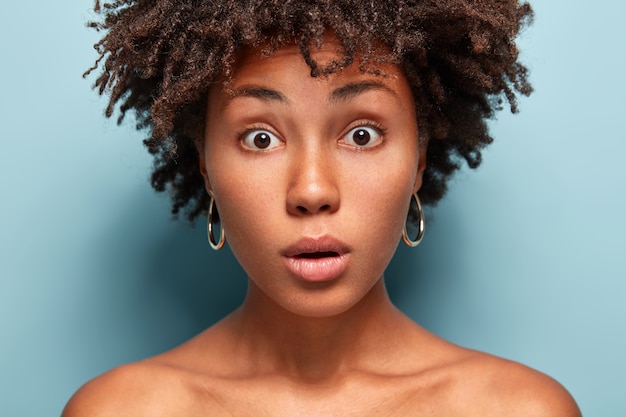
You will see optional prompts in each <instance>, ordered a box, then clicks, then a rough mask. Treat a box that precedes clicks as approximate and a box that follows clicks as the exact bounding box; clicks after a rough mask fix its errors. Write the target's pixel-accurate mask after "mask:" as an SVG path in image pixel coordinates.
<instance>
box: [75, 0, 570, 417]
mask: <svg viewBox="0 0 626 417" xmlns="http://www.w3.org/2000/svg"><path fill="white" fill-rule="evenodd" d="M98 6H99V5H98V4H96V8H97V9H99V7H98ZM104 13H105V20H104V23H102V24H94V26H96V27H97V28H99V29H102V30H105V31H106V35H105V37H104V38H103V40H102V41H101V42H100V43H99V44H97V48H98V49H99V52H100V53H101V60H104V61H103V62H104V64H103V73H102V75H101V76H100V77H99V78H98V79H97V81H96V85H97V86H98V87H99V89H100V92H101V93H103V92H110V94H111V102H110V105H109V107H108V109H107V115H111V114H112V113H113V110H114V108H115V107H116V103H118V102H119V101H120V100H121V101H122V103H121V105H120V109H121V112H122V116H123V115H124V113H125V112H126V111H127V110H130V109H132V110H134V111H135V112H136V114H137V116H138V120H139V123H138V125H139V127H142V128H144V127H145V128H148V129H149V130H150V132H151V135H150V138H149V139H148V140H146V144H147V146H148V148H149V150H150V152H151V153H153V154H154V155H155V156H156V165H155V170H154V173H153V177H152V182H153V185H154V186H155V188H156V189H157V190H160V191H163V190H165V189H168V190H169V191H170V192H171V194H172V198H173V202H174V204H173V212H174V214H178V213H179V211H180V210H181V209H184V208H186V209H187V213H188V216H189V218H190V219H193V218H195V217H197V216H198V215H200V214H201V213H204V212H208V235H209V241H210V243H211V246H212V247H213V248H214V249H218V250H219V249H221V248H222V246H223V245H224V242H225V241H226V240H227V241H228V243H229V246H230V248H231V249H232V251H233V253H234V254H235V256H236V257H237V259H238V260H239V262H240V263H241V265H242V267H243V268H244V270H245V271H246V273H247V275H248V277H249V283H248V292H247V295H246V298H245V301H244V303H243V304H242V306H241V307H240V308H238V309H237V310H235V311H234V312H233V313H232V314H230V315H229V316H227V317H226V318H224V319H223V320H221V321H220V322H218V323H217V324H215V325H214V326H212V327H210V328H209V329H207V330H206V331H204V332H202V333H201V334H199V335H198V336H196V337H195V338H193V339H192V340H190V341H188V342H186V343H184V344H183V345H181V346H179V347H177V348H175V349H173V350H171V351H169V352H166V353H163V354H161V355H158V356H156V357H153V358H149V359H146V360H144V361H141V362H138V363H134V364H129V365H124V366H121V367H119V368H116V369H114V370H112V371H110V372H108V373H106V374H104V375H102V376H100V377H98V378H96V379H94V380H93V381H91V382H89V383H87V384H86V385H85V386H84V387H82V388H81V389H80V390H79V391H78V392H77V394H75V396H74V397H73V398H72V399H71V400H70V402H69V403H68V405H67V407H66V409H65V411H64V416H65V417H76V416H109V415H111V416H123V415H129V416H130V415H132V416H143V415H146V416H170V415H172V416H173V415H175V416H181V415H183V416H204V415H206V416H265V415H267V416H294V415H315V416H317V415H333V416H369V415H377V416H378V415H383V416H423V415H429V416H431V415H435V416H455V415H462V416H481V417H484V416H492V415H493V416H503V415H507V416H578V415H580V413H579V411H578V408H577V407H576V404H575V403H574V401H573V400H572V398H571V397H570V396H569V394H568V393H567V392H566V391H565V390H564V389H563V388H562V387H561V386H560V385H559V384H558V383H557V382H555V381H554V380H552V379H550V378H549V377H547V376H545V375H543V374H540V373H539V372H536V371H534V370H531V369H529V368H527V367H524V366H523V365H520V364H516V363H513V362H509V361H506V360H503V359H500V358H496V357H493V356H490V355H487V354H484V353H480V352H475V351H471V350H468V349H464V348H461V347H459V346H455V345H452V344H450V343H448V342H446V341H444V340H441V339H440V338H438V337H436V336H435V335H432V334H430V333H429V332H427V331H426V330H424V329H423V328H421V327H420V326H419V325H417V324H415V323H414V322H412V321H411V320H410V319H408V318H407V317H406V316H404V315H403V314H402V313H401V312H399V311H398V310H397V309H396V308H395V307H394V306H393V305H392V303H391V302H390V301H389V298H388V297H387V293H386V291H385V286H384V280H383V272H384V270H385V268H386V266H387V264H388V263H389V261H390V259H391V257H392V256H393V253H394V252H395V249H396V247H397V245H398V243H399V242H400V241H401V240H402V241H404V242H405V243H407V244H409V245H410V246H415V245H416V244H417V243H419V240H420V239H421V237H422V235H423V230H424V228H423V218H422V211H421V204H420V200H421V201H423V202H424V203H429V204H432V203H435V202H436V201H437V200H439V199H440V198H441V196H442V195H443V193H444V192H445V185H446V181H447V179H448V178H449V177H450V175H451V174H452V173H453V172H454V171H455V170H456V169H457V168H458V166H459V164H460V160H466V161H467V162H468V164H469V165H470V166H471V167H475V166H477V165H478V163H479V162H480V150H481V148H482V147H483V146H484V145H486V144H488V143H489V142H490V141H491V138H490V136H489V134H488V132H487V129H486V126H485V119H486V118H489V117H491V116H492V115H493V114H494V111H495V110H497V109H498V108H499V107H500V103H501V100H500V97H505V98H506V99H508V100H509V102H510V103H511V105H512V108H513V110H515V94H516V92H519V93H521V94H529V93H530V91H531V89H530V86H529V85H528V84H527V82H526V72H525V68H524V67H523V66H521V65H520V64H519V63H518V62H517V50H516V47H515V43H514V38H515V36H516V35H517V33H518V31H519V30H520V28H521V27H522V26H523V25H524V24H525V23H527V22H528V20H529V19H530V18H531V13H532V12H531V9H530V7H529V6H528V5H527V4H522V5H520V4H518V3H517V1H500V0H498V1H496V0H494V1H467V0H457V1H452V0H443V1H435V0H433V1H395V2H371V3H367V4H366V3H362V2H358V1H354V2H352V1H319V2H308V1H307V2H302V1H293V2H284V1H276V2H273V1H270V2H267V1H256V2H255V1H227V2H222V3H215V2H207V1H191V0H190V1H167V0H159V1H131V0H128V1H118V2H116V3H114V4H112V5H106V6H105V12H104ZM218 213H219V214H218ZM407 213H409V215H408V216H407ZM407 223H408V224H409V225H410V224H411V223H415V224H416V226H417V229H418V230H417V233H416V234H411V233H409V232H408V231H407Z"/></svg>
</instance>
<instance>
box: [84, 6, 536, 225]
mask: <svg viewBox="0 0 626 417" xmlns="http://www.w3.org/2000/svg"><path fill="white" fill-rule="evenodd" d="M95 10H96V12H98V13H100V14H101V15H102V20H101V21H100V22H92V23H90V24H89V25H90V26H91V27H93V28H95V29H97V30H99V31H104V32H105V33H104V36H103V38H102V39H101V40H100V41H99V42H98V43H97V44H96V45H95V48H96V50H97V51H98V53H99V54H100V56H99V58H98V60H97V61H96V63H95V65H94V66H93V67H92V68H90V69H89V70H88V71H87V72H86V73H85V75H87V74H89V73H90V72H92V71H94V70H97V69H98V68H101V70H102V72H101V74H100V75H99V76H98V78H97V79H96V81H95V88H97V89H98V91H99V93H100V94H109V95H110V101H109V104H108V107H107V109H106V115H107V117H110V116H111V115H112V114H113V113H114V112H115V109H116V108H119V112H120V115H119V118H118V122H121V121H122V120H123V118H124V115H125V114H126V112H127V111H128V110H133V111H134V113H135V115H136V120H137V129H147V130H148V131H149V137H148V138H147V139H146V140H145V141H144V143H145V144H146V146H147V148H148V150H149V152H150V153H151V154H153V155H154V157H155V165H154V170H153V173H152V180H151V182H152V186H153V187H154V188H155V189H156V190H157V191H165V190H168V191H169V192H170V194H171V197H172V200H173V205H172V213H173V214H174V215H175V216H176V215H178V214H179V212H180V211H181V210H183V209H185V210H186V213H187V216H188V218H189V219H190V220H193V219H194V218H195V217H197V216H198V215H200V214H202V213H204V212H206V209H207V207H208V196H207V194H206V192H205V189H204V183H203V180H202V177H201V175H200V172H199V159H198V151H197V147H196V144H197V143H200V142H201V141H202V140H203V137H204V126H205V124H204V119H205V112H206V104H207V92H208V89H209V87H210V86H211V85H212V84H215V83H216V82H218V81H219V80H220V79H224V77H225V78H226V79H228V77H229V76H230V75H232V68H233V64H234V62H235V60H236V56H237V53H238V52H239V51H241V49H242V48H245V47H260V46H264V48H265V49H266V50H265V53H267V54H270V53H271V52H272V51H273V50H275V49H277V48H280V47H281V46H283V45H286V44H288V43H293V42H296V44H297V45H299V47H300V50H301V53H302V56H303V57H304V59H305V61H306V62H307V64H308V65H309V67H310V68H311V76H313V77H318V76H326V75H328V74H330V73H333V72H335V71H337V70H338V69H341V68H344V67H346V66H348V65H350V64H352V63H353V62H354V61H355V60H357V62H358V65H359V66H360V68H361V69H362V70H363V71H371V70H374V71H375V67H376V65H375V64H376V62H378V61H377V59H379V58H380V57H381V54H384V56H383V58H381V59H383V60H386V61H387V62H393V63H395V64H397V65H399V67H400V68H401V69H402V71H403V72H404V74H405V76H406V78H407V80H408V82H409V84H410V86H411V89H412V92H413V97H414V100H415V105H416V113H417V119H418V120H417V123H418V126H420V133H421V135H422V138H424V139H425V140H427V141H428V158H427V167H426V170H425V172H424V178H423V185H422V187H421V189H420V191H419V195H420V198H421V200H422V201H423V202H424V203H425V204H434V203H436V202H437V201H439V200H440V199H441V198H442V196H443V195H444V193H445V191H446V188H447V182H448V180H449V178H450V177H451V176H452V174H453V173H454V172H455V171H456V170H457V169H458V168H459V167H460V166H461V165H462V161H463V160H465V161H466V162H467V164H468V165H469V166H470V167H471V168H475V167H477V166H478V165H479V164H480V162H481V150H482V149H483V148H484V147H485V146H486V145H487V144H489V143H491V142H492V138H491V136H490V135H489V132H488V129H487V124H486V120H488V119H490V118H493V117H494V115H495V112H496V111H498V110H501V108H502V107H503V103H504V101H508V103H509V105H510V108H511V111H513V112H516V111H517V106H516V97H517V95H518V94H522V95H529V94H530V93H531V92H532V87H531V86H530V84H529V82H528V79H527V69H526V67H524V66H523V65H522V64H520V63H519V62H518V49H517V46H516V44H515V39H516V37H517V35H518V33H519V31H520V30H521V29H522V28H524V27H525V26H527V25H528V24H529V23H530V22H531V21H532V17H533V11H532V9H531V7H530V5H529V4H528V3H525V2H522V3H520V2H519V1H517V0H306V1H304V0H221V1H220V0H117V1H114V2H112V3H106V4H103V5H102V6H101V5H100V2H99V1H96V3H95ZM328 32H330V33H333V34H334V35H335V36H336V38H337V40H338V42H339V43H340V44H341V46H342V48H343V57H342V58H341V59H339V60H337V61H333V62H331V63H330V64H328V65H326V66H324V67H320V66H319V65H318V64H317V63H316V62H315V61H314V60H313V59H312V58H311V53H310V51H311V49H312V48H315V47H316V46H319V45H320V43H321V41H322V38H323V36H324V34H325V33H328ZM356 57H358V59H357V58H356ZM373 57H376V59H374V58H373ZM374 61H375V62H374Z"/></svg>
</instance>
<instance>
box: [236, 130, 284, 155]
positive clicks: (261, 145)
mask: <svg viewBox="0 0 626 417" xmlns="http://www.w3.org/2000/svg"><path fill="white" fill-rule="evenodd" d="M241 141H242V143H243V145H244V146H245V147H246V148H249V149H252V150H257V151H266V150H269V149H272V148H275V147H276V146H279V145H280V143H281V142H280V140H279V139H278V138H277V137H276V136H275V135H273V134H271V133H269V132H268V131H266V130H251V131H249V132H248V133H247V134H245V135H244V136H243V137H242V138H241Z"/></svg>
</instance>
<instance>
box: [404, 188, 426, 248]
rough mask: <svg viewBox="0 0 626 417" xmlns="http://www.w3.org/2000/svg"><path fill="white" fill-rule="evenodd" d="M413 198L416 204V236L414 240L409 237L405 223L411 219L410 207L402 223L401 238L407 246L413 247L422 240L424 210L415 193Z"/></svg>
mask: <svg viewBox="0 0 626 417" xmlns="http://www.w3.org/2000/svg"><path fill="white" fill-rule="evenodd" d="M413 200H415V204H417V225H418V229H417V237H416V238H415V240H411V238H410V237H409V233H408V231H407V227H406V223H408V222H409V221H412V220H413V219H412V218H411V217H412V216H411V208H409V214H408V215H407V218H406V223H405V225H404V229H402V240H404V243H406V244H407V246H409V247H411V248H414V247H416V246H417V245H419V244H420V242H421V241H422V238H423V237H424V212H423V211H422V203H420V199H419V197H418V196H417V193H415V194H413Z"/></svg>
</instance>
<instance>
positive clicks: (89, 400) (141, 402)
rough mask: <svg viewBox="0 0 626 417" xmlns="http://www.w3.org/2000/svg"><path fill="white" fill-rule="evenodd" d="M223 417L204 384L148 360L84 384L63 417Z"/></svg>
mask: <svg viewBox="0 0 626 417" xmlns="http://www.w3.org/2000/svg"><path fill="white" fill-rule="evenodd" d="M200 410H202V413H207V412H208V413H209V414H205V415H221V414H222V413H221V412H218V410H219V404H218V403H217V402H215V401H212V398H211V396H210V395H208V393H207V392H206V390H204V389H203V386H202V383H201V382H199V381H198V379H197V378H194V377H193V375H190V374H189V372H186V371H184V370H181V369H177V368H175V367H172V366H168V365H166V364H163V363H160V362H159V361H157V360H146V361H142V362H137V363H133V364H128V365H123V366H120V367H117V368H114V369H112V370H111V371H108V372H106V373H105V374H103V375H100V376H99V377H97V378H94V379H93V380H91V381H89V382H87V383H86V384H85V385H83V386H82V387H81V388H80V389H79V390H78V391H77V392H76V393H75V394H74V396H73V397H72V398H71V399H70V401H69V402H68V403H67V405H66V406H65V409H64V410H63V414H62V417H84V416H88V417H113V416H115V417H123V416H133V417H143V416H150V417H161V416H163V417H165V416H174V415H199V414H201V413H200Z"/></svg>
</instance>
